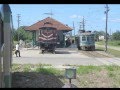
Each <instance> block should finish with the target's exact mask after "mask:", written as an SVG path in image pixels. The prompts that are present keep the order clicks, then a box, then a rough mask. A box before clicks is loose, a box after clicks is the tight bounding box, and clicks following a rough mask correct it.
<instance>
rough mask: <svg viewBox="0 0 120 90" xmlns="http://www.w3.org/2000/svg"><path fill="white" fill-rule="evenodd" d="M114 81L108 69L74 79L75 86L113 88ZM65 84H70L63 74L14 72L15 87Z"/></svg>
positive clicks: (58, 86) (47, 86)
mask: <svg viewBox="0 0 120 90" xmlns="http://www.w3.org/2000/svg"><path fill="white" fill-rule="evenodd" d="M112 82H113V81H112V79H111V78H109V77H108V74H107V71H106V70H102V71H100V72H97V73H96V72H91V73H89V74H84V75H77V78H76V79H72V84H73V85H74V88H112V87H113V84H112ZM65 84H68V79H65V77H64V76H63V75H60V76H55V75H53V74H51V75H47V74H42V73H36V72H14V73H13V74H12V87H13V88H62V87H63V86H64V85H65Z"/></svg>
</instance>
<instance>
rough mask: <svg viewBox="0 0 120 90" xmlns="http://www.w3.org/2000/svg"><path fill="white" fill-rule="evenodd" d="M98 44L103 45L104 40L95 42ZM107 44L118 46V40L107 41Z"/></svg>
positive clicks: (119, 41)
mask: <svg viewBox="0 0 120 90" xmlns="http://www.w3.org/2000/svg"><path fill="white" fill-rule="evenodd" d="M95 43H96V44H98V45H105V41H99V42H95ZM108 45H109V46H117V47H120V40H118V41H108Z"/></svg>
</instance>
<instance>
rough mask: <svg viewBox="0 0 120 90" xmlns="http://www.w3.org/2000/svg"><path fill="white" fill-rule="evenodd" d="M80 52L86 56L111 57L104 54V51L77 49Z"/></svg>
mask: <svg viewBox="0 0 120 90" xmlns="http://www.w3.org/2000/svg"><path fill="white" fill-rule="evenodd" d="M79 52H80V53H82V54H84V55H86V56H88V57H96V58H112V56H109V55H105V54H104V53H103V54H101V53H98V52H97V51H79Z"/></svg>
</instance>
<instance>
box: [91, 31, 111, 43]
mask: <svg viewBox="0 0 120 90" xmlns="http://www.w3.org/2000/svg"><path fill="white" fill-rule="evenodd" d="M93 33H94V34H95V41H99V36H104V37H105V35H106V34H105V32H104V31H93ZM107 37H109V34H108V33H107Z"/></svg>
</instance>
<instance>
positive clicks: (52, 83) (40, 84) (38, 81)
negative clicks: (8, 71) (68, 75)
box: [12, 72, 64, 88]
mask: <svg viewBox="0 0 120 90" xmlns="http://www.w3.org/2000/svg"><path fill="white" fill-rule="evenodd" d="M62 78H64V77H63V76H55V75H54V74H43V73H39V72H13V73H12V88H62V86H64V84H63V83H62V82H61V81H60V79H62Z"/></svg>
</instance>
